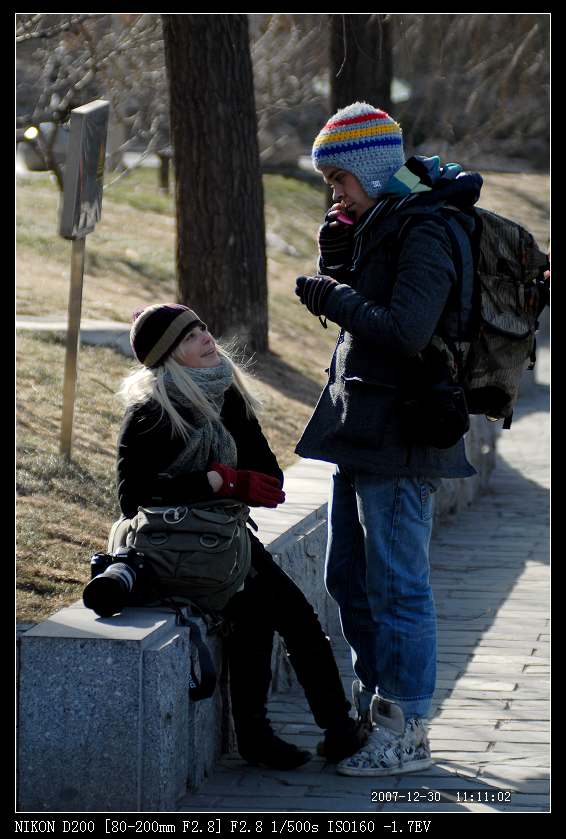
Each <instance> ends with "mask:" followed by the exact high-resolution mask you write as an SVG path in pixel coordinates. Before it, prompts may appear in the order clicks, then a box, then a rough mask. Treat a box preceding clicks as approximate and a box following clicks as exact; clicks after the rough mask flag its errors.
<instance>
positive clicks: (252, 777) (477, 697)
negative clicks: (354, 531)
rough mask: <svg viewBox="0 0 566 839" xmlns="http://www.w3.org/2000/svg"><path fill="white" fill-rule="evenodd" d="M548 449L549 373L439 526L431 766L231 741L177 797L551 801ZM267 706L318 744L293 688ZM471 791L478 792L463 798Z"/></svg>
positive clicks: (215, 807) (513, 806) (341, 803)
mask: <svg viewBox="0 0 566 839" xmlns="http://www.w3.org/2000/svg"><path fill="white" fill-rule="evenodd" d="M540 361H541V365H542V377H541V375H540V372H539V381H541V380H542V381H543V382H545V381H546V382H547V381H548V355H547V354H546V355H544V356H543V357H542V358H541V359H540ZM548 456H549V414H548V387H547V386H546V385H544V384H543V385H538V386H535V387H533V388H531V390H530V392H529V394H528V396H526V397H525V398H524V399H523V400H522V404H521V405H520V407H519V409H518V410H517V412H516V416H515V419H514V422H513V427H512V430H511V431H510V432H502V434H501V435H500V441H499V446H498V465H497V470H496V472H495V473H494V476H493V479H492V484H491V487H490V491H489V493H488V494H486V495H484V496H482V497H481V498H480V499H479V500H478V501H476V503H475V504H474V505H473V507H472V508H471V509H470V510H469V511H468V512H466V513H464V514H462V515H460V516H459V518H458V520H457V521H456V522H454V523H451V524H447V525H444V526H443V527H442V528H441V529H440V530H439V531H438V532H437V533H436V535H435V536H434V537H433V545H432V551H431V557H432V579H433V586H434V590H435V596H436V602H437V609H438V613H439V672H438V685H437V691H436V694H435V705H434V716H433V718H432V720H431V725H430V738H431V745H432V750H433V753H434V757H435V761H436V762H435V765H434V766H433V767H432V768H430V769H428V770H426V771H425V772H423V773H422V774H418V775H409V776H404V777H397V778H395V777H393V778H382V779H376V778H374V779H364V778H346V777H341V776H339V775H337V774H336V772H335V769H334V767H333V766H331V765H329V764H326V763H325V762H324V761H323V760H322V759H321V758H318V757H315V758H314V759H313V760H312V761H311V762H310V763H309V764H307V765H306V766H305V767H302V768H301V769H299V770H297V771H295V772H279V771H270V770H261V769H257V768H253V767H249V766H247V765H246V764H244V762H243V761H242V760H241V759H240V758H239V757H238V756H237V755H235V754H232V755H227V756H225V757H224V758H223V759H222V760H221V762H220V764H219V765H218V767H217V771H216V772H215V774H214V777H213V778H211V779H210V780H209V781H208V782H207V783H206V784H205V785H204V786H203V787H202V788H201V790H200V791H199V792H198V793H193V794H189V795H187V796H186V797H185V799H184V800H183V801H182V802H181V803H180V805H179V808H178V809H179V811H180V812H190V811H201V812H202V811H204V812H222V811H233V812H234V811H235V812H239V811H241V812H245V811H256V812H257V811H268V812H269V811H281V812H284V813H295V812H301V813H304V812H309V811H310V812H337V811H338V812H418V813H423V812H429V813H430V812H437V813H438V812H453V811H454V812H493V811H498V812H517V811H519V812H545V811H548V809H549V728H550V723H549V701H548V700H549V631H550V630H549V565H548V562H549V560H548V555H547V550H548V489H549V462H548ZM332 640H333V645H334V649H335V652H336V656H337V659H338V662H339V666H340V671H341V674H342V676H343V680H344V685H345V687H346V689H347V691H348V693H349V690H350V683H351V664H350V656H349V652H348V649H347V647H346V645H345V643H344V641H343V640H342V639H341V638H333V639H332ZM269 716H270V719H271V720H272V722H273V724H274V727H275V728H276V730H277V732H278V733H280V734H281V735H282V736H284V737H285V738H287V739H288V740H291V741H292V742H294V743H297V744H298V745H299V744H300V745H303V746H306V747H310V748H314V747H315V745H316V743H317V742H318V740H319V739H320V737H321V732H320V730H319V729H318V728H317V727H316V725H315V724H314V721H313V719H312V716H311V715H310V712H309V710H308V707H307V705H306V702H305V699H304V696H303V695H302V693H300V692H295V691H293V692H290V693H287V694H278V695H275V696H274V697H273V698H272V700H271V702H270V705H269ZM408 790H418V791H419V792H420V793H421V798H420V800H419V802H418V803H412V802H409V800H408V793H407V791H408ZM478 790H480V791H481V796H482V803H477V798H478V792H477V791H478ZM503 790H508V791H509V792H503ZM372 791H374V794H373V796H372ZM472 791H473V792H474V797H475V802H474V803H470V802H466V801H463V800H462V799H463V798H464V793H467V794H468V797H469V796H470V795H471V792H472ZM411 795H412V797H413V798H414V794H411ZM439 796H442V800H441V801H438V798H439ZM458 796H459V802H458ZM427 798H428V799H429V800H430V799H432V802H434V803H432V802H431V803H429V801H427ZM486 798H487V801H486ZM372 799H377V800H372ZM386 799H390V800H389V801H387V800H386Z"/></svg>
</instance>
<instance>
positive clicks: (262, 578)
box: [224, 534, 350, 746]
mask: <svg viewBox="0 0 566 839" xmlns="http://www.w3.org/2000/svg"><path fill="white" fill-rule="evenodd" d="M250 535H251V539H252V568H253V569H254V570H253V572H252V573H251V574H250V575H248V577H247V578H246V581H245V584H244V590H243V591H241V592H238V593H237V594H235V595H234V597H233V598H232V599H231V600H230V602H229V603H228V605H227V607H226V608H225V609H224V615H225V616H226V617H227V618H228V619H229V620H230V621H231V623H232V626H233V631H232V632H231V633H230V635H229V637H228V639H227V647H228V661H229V667H230V695H231V699H232V714H233V717H234V725H235V728H236V735H237V737H238V743H239V745H240V746H241V745H242V743H243V742H245V741H246V740H248V739H254V738H255V737H256V736H259V735H261V733H262V732H266V731H267V730H268V729H269V720H268V719H267V716H266V704H267V698H268V691H269V686H270V683H271V652H272V647H273V635H274V632H275V631H277V632H278V633H279V635H280V636H281V638H282V639H283V642H284V644H285V647H286V650H287V655H288V657H289V660H290V662H291V664H292V666H293V668H294V670H295V673H296V674H297V679H298V680H299V682H300V684H301V685H302V687H303V689H304V691H305V696H306V698H307V701H308V703H309V706H310V708H311V710H312V713H313V716H314V719H315V721H316V723H317V725H319V726H320V727H321V728H323V729H326V728H329V727H332V726H335V725H340V724H344V723H345V721H346V718H347V716H348V711H349V709H350V703H349V702H348V700H347V699H346V696H345V693H344V689H343V687H342V682H341V680H340V676H339V673H338V667H337V666H336V661H335V659H334V654H333V652H332V648H331V646H330V641H329V640H328V638H327V637H326V635H325V634H324V632H323V631H322V627H321V625H320V623H319V621H318V617H317V614H316V612H315V611H314V609H313V608H312V606H311V605H310V603H309V602H308V601H307V599H306V597H305V596H304V594H303V593H302V591H301V590H300V589H299V588H298V586H297V585H296V584H295V583H294V582H293V580H292V579H291V578H290V577H289V575H288V574H286V573H285V572H284V571H283V570H282V569H281V568H279V566H278V565H277V564H276V563H275V562H274V561H273V559H272V557H271V554H270V553H269V552H268V551H266V550H265V548H264V547H263V545H262V544H261V542H260V541H259V540H258V539H257V538H256V537H255V536H254V535H253V534H250ZM254 572H255V573H254Z"/></svg>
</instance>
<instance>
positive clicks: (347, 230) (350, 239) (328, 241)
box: [318, 211, 354, 268]
mask: <svg viewBox="0 0 566 839" xmlns="http://www.w3.org/2000/svg"><path fill="white" fill-rule="evenodd" d="M353 243H354V225H353V224H347V223H346V222H343V221H340V219H339V217H338V214H337V213H336V212H332V211H331V212H329V213H328V214H327V215H326V219H325V222H324V224H323V225H322V226H321V227H320V228H319V231H318V248H319V250H320V255H321V257H322V260H323V263H324V265H325V266H326V267H327V268H332V267H339V266H342V265H349V264H350V262H351V260H352V247H353Z"/></svg>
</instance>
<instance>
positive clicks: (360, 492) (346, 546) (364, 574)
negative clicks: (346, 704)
mask: <svg viewBox="0 0 566 839" xmlns="http://www.w3.org/2000/svg"><path fill="white" fill-rule="evenodd" d="M439 485H440V480H439V479H437V478H433V479H427V478H420V477H419V478H406V477H386V478H384V477H380V476H379V475H373V474H370V473H367V472H359V471H356V470H353V469H350V468H345V467H340V466H338V467H337V468H336V471H335V473H334V476H333V483H332V490H331V493H330V501H329V505H328V548H327V557H326V588H327V590H328V593H329V594H330V595H331V597H333V598H334V600H336V602H337V603H338V606H339V609H340V620H341V623H342V631H343V633H344V637H345V639H346V640H347V642H348V644H349V645H350V647H351V648H352V662H353V666H354V672H355V673H356V675H357V677H358V678H359V679H360V681H361V683H362V686H363V688H364V690H365V691H368V692H369V693H379V695H380V696H382V697H384V698H385V699H389V700H391V701H393V702H395V703H396V704H397V705H399V706H400V707H401V709H402V710H403V713H404V714H405V719H407V718H409V717H426V716H427V715H428V713H429V711H430V706H431V700H432V695H433V693H434V687H435V680H436V610H435V606H434V598H433V595H432V589H431V587H430V566H429V556H428V554H429V544H430V536H431V531H432V513H433V498H432V494H433V493H434V492H435V491H436V489H438V487H439Z"/></svg>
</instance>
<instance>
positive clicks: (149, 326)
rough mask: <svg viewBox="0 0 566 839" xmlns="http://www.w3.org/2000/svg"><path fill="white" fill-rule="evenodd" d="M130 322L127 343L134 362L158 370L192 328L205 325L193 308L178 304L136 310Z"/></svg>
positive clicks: (159, 304) (158, 305)
mask: <svg viewBox="0 0 566 839" xmlns="http://www.w3.org/2000/svg"><path fill="white" fill-rule="evenodd" d="M133 321H134V322H133V324H132V328H131V330H130V344H131V346H132V350H133V351H134V355H135V357H136V358H137V360H138V361H140V362H141V363H142V364H143V365H145V366H146V367H157V366H158V365H159V364H161V363H162V362H163V361H165V359H166V358H167V356H168V355H170V353H172V352H173V350H174V349H175V347H177V346H178V345H179V344H180V343H181V341H182V340H183V338H184V337H185V335H186V334H187V332H189V330H190V329H192V328H193V326H195V325H196V324H201V325H202V326H206V324H204V323H203V322H202V321H201V319H200V318H199V316H198V315H197V314H195V312H193V311H192V309H189V308H187V306H182V305H181V304H180V303H168V304H161V303H158V304H156V305H155V306H148V307H147V308H145V309H138V310H136V311H135V312H134V314H133Z"/></svg>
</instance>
